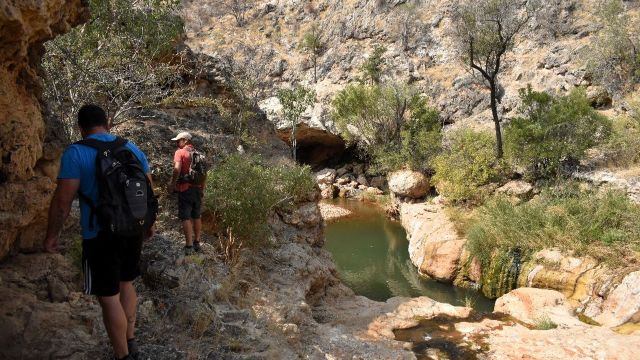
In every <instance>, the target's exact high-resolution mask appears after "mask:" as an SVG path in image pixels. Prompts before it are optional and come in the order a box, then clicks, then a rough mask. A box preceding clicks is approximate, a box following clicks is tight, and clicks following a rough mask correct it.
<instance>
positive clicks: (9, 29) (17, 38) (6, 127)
mask: <svg viewBox="0 0 640 360" xmlns="http://www.w3.org/2000/svg"><path fill="white" fill-rule="evenodd" d="M88 15H89V14H88V8H87V3H86V2H84V1H81V0H68V1H65V0H33V1H12V2H3V5H2V8H1V9H0V24H2V27H0V38H2V39H7V41H4V40H3V42H2V44H1V45H0V83H1V84H2V90H1V93H0V144H1V145H0V158H2V160H3V161H2V163H1V164H0V194H1V195H0V229H1V230H0V258H2V257H4V256H5V255H6V254H7V253H8V251H9V249H10V248H11V247H12V246H13V243H14V242H15V241H16V240H17V239H18V238H20V239H21V240H20V243H22V244H26V246H28V247H29V250H33V247H34V244H36V243H38V245H39V242H40V241H41V238H42V235H41V234H40V233H38V234H36V233H34V232H30V233H28V234H26V233H25V230H26V229H28V228H31V227H32V226H33V227H39V228H40V229H42V228H43V227H44V225H43V224H44V223H45V222H46V220H45V217H46V214H45V211H46V209H47V204H48V201H49V199H50V197H51V194H52V188H53V185H54V183H53V180H54V178H55V173H56V171H55V168H56V165H55V163H56V162H57V159H58V157H59V156H60V154H61V150H62V145H61V140H60V138H59V137H58V135H59V134H60V132H59V131H56V128H59V124H57V123H54V120H53V119H46V120H45V119H43V117H42V109H41V106H40V95H41V94H40V93H41V85H40V82H41V79H40V77H39V75H38V70H37V68H38V66H39V62H40V59H41V57H42V54H43V51H42V44H43V43H44V42H45V41H47V40H49V39H52V38H53V37H54V36H56V35H59V34H63V33H65V32H67V31H69V30H70V29H71V27H72V26H75V25H77V24H79V23H81V22H83V21H85V20H86V19H87V18H88ZM8 39H10V41H9V40H8ZM45 135H47V142H46V143H45ZM52 176H54V177H52ZM16 217H17V218H18V219H19V221H15V219H16ZM18 247H20V246H18Z"/></svg>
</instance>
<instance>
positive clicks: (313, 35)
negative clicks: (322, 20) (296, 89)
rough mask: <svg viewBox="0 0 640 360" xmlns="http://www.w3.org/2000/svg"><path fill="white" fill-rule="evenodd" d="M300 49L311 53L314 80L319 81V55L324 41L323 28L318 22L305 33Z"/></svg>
mask: <svg viewBox="0 0 640 360" xmlns="http://www.w3.org/2000/svg"><path fill="white" fill-rule="evenodd" d="M300 49H302V50H303V51H304V52H306V53H307V54H309V57H310V58H311V62H312V63H313V82H314V83H317V82H318V57H319V56H320V55H322V51H323V50H324V43H323V40H322V30H321V29H320V28H319V26H318V24H313V25H311V28H310V29H309V30H308V31H307V32H306V33H305V34H304V35H303V37H302V41H301V42H300Z"/></svg>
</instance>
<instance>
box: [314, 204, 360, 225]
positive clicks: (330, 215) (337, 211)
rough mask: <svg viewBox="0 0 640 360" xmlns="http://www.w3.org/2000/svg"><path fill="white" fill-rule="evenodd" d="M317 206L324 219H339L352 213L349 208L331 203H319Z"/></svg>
mask: <svg viewBox="0 0 640 360" xmlns="http://www.w3.org/2000/svg"><path fill="white" fill-rule="evenodd" d="M318 206H319V207H320V214H322V218H323V219H324V221H331V220H335V219H339V218H342V217H345V216H349V215H351V214H352V213H353V212H352V211H351V210H348V209H345V208H343V207H340V206H336V205H333V204H327V203H320V204H319V205H318Z"/></svg>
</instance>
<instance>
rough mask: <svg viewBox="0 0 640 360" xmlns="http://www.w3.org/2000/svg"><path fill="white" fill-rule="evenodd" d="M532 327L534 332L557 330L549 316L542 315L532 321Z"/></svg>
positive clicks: (556, 325)
mask: <svg viewBox="0 0 640 360" xmlns="http://www.w3.org/2000/svg"><path fill="white" fill-rule="evenodd" d="M532 327H533V329H534V330H552V329H555V328H557V327H558V324H556V323H554V322H553V320H551V318H550V317H549V315H547V314H544V315H541V316H539V317H537V318H535V319H534V321H533V326H532Z"/></svg>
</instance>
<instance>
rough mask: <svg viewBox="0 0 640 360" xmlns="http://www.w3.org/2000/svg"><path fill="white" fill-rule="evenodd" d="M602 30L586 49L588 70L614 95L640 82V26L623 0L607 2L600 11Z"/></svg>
mask: <svg viewBox="0 0 640 360" xmlns="http://www.w3.org/2000/svg"><path fill="white" fill-rule="evenodd" d="M596 15H597V17H598V18H599V20H600V23H601V24H602V29H601V30H600V31H599V32H598V34H597V35H596V36H595V37H594V40H593V44H592V45H591V46H589V47H588V48H587V52H586V58H587V70H588V71H589V73H590V75H591V76H592V77H593V78H594V80H596V81H597V82H598V83H600V84H601V85H603V86H604V87H605V88H607V90H609V91H611V92H623V91H626V90H629V89H630V88H632V87H633V86H634V85H635V84H637V83H638V81H640V23H639V20H640V19H639V18H638V16H637V15H636V16H631V15H630V14H629V13H628V12H627V11H626V9H625V4H624V3H623V2H622V1H621V0H607V1H604V2H603V3H602V4H601V5H600V6H599V7H598V11H597V14H596Z"/></svg>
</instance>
